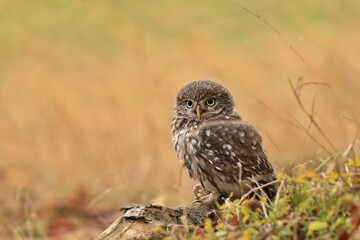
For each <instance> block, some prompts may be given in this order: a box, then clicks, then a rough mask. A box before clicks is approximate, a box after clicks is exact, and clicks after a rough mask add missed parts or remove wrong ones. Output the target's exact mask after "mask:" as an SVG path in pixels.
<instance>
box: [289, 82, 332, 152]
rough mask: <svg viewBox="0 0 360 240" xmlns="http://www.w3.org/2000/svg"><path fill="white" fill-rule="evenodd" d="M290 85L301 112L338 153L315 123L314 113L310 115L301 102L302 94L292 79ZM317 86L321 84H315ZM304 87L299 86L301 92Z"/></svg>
mask: <svg viewBox="0 0 360 240" xmlns="http://www.w3.org/2000/svg"><path fill="white" fill-rule="evenodd" d="M289 83H290V87H291V90H292V92H293V94H294V96H295V99H296V101H297V103H298V104H299V106H300V108H301V110H302V111H303V112H304V113H305V114H306V116H307V117H308V118H309V119H310V121H311V122H312V123H313V124H314V126H315V127H316V129H317V130H318V131H319V132H320V134H321V136H322V137H323V138H324V139H325V140H326V141H327V143H328V144H329V145H330V146H331V147H332V148H333V150H334V151H335V152H338V151H337V150H336V147H335V146H334V144H333V143H332V142H331V141H330V139H329V138H328V137H327V136H326V134H325V133H324V131H323V130H322V129H321V128H320V126H319V124H318V123H317V122H316V121H315V119H314V116H313V114H312V113H309V112H308V111H307V110H306V109H305V107H304V105H303V104H302V102H301V100H300V97H299V95H300V94H299V93H298V92H297V90H299V89H296V88H295V86H294V85H293V83H292V82H291V80H290V79H289ZM309 84H312V83H311V82H308V83H307V85H309ZM315 84H319V83H315ZM322 85H324V84H322ZM303 86H304V84H301V86H299V87H300V91H301V89H302V87H303ZM325 86H328V85H327V84H325Z"/></svg>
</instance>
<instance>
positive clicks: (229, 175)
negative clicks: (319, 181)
mask: <svg viewBox="0 0 360 240" xmlns="http://www.w3.org/2000/svg"><path fill="white" fill-rule="evenodd" d="M172 132H173V144H174V147H175V150H176V153H177V156H178V158H179V159H180V160H181V161H182V162H183V164H184V166H185V167H186V168H187V170H188V172H189V175H190V177H192V178H193V179H195V180H197V181H199V182H200V184H201V185H202V187H203V189H204V190H205V191H208V192H211V193H212V194H213V195H214V197H215V198H216V199H219V198H220V197H227V196H229V195H230V194H233V196H234V197H238V198H239V197H241V196H243V194H245V193H247V192H249V190H251V189H252V188H254V187H259V186H262V185H264V184H266V185H265V186H264V187H262V188H261V189H260V190H259V191H256V194H258V195H259V194H261V193H266V194H267V196H268V197H269V198H270V199H271V198H273V197H274V196H275V194H276V184H270V183H271V182H274V181H275V177H274V170H273V168H272V166H271V164H270V163H269V161H268V158H267V156H266V154H265V153H264V150H263V148H262V139H261V136H260V135H259V133H258V132H257V131H256V129H255V128H254V127H253V126H252V125H251V124H249V123H248V122H245V121H244V120H242V118H241V117H240V115H239V114H238V113H237V111H236V109H235V105H234V102H233V98H232V96H231V94H230V92H229V91H228V90H227V89H226V88H224V87H223V86H222V85H220V84H219V83H216V82H214V81H210V80H199V81H194V82H191V83H189V84H187V85H186V86H184V87H183V88H182V89H181V90H180V91H179V93H178V94H177V97H176V106H175V113H174V118H173V121H172Z"/></svg>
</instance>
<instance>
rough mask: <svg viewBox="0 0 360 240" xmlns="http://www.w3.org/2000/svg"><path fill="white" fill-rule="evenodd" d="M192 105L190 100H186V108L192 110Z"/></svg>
mask: <svg viewBox="0 0 360 240" xmlns="http://www.w3.org/2000/svg"><path fill="white" fill-rule="evenodd" d="M193 105H194V102H193V101H191V100H187V101H186V107H187V108H192V106H193Z"/></svg>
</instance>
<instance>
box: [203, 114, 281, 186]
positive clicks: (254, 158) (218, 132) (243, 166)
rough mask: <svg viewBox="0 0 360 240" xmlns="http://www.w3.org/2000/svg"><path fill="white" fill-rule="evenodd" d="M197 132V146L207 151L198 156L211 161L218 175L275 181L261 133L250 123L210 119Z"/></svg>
mask: <svg viewBox="0 0 360 240" xmlns="http://www.w3.org/2000/svg"><path fill="white" fill-rule="evenodd" d="M196 135H197V141H198V145H197V146H198V147H199V149H201V150H202V152H204V151H205V154H199V155H198V157H199V158H201V160H202V161H207V162H208V163H210V166H213V168H214V169H215V170H216V171H217V172H218V174H224V175H225V176H226V177H225V178H224V180H225V181H227V182H229V183H231V182H240V181H241V180H246V179H256V180H257V181H258V182H260V183H262V184H265V183H268V182H271V181H274V180H275V177H274V170H273V168H272V166H271V164H270V163H269V161H268V159H267V156H266V155H265V153H264V151H263V148H262V139H261V136H260V135H259V133H258V132H257V131H256V129H255V128H254V127H253V126H252V125H250V124H249V123H247V122H245V121H242V120H236V121H215V122H210V123H206V124H204V125H202V126H200V127H199V128H198V129H197V134H196Z"/></svg>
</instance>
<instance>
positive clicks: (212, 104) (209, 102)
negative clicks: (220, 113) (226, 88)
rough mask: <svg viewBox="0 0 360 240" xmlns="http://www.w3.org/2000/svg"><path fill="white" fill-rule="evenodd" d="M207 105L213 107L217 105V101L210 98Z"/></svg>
mask: <svg viewBox="0 0 360 240" xmlns="http://www.w3.org/2000/svg"><path fill="white" fill-rule="evenodd" d="M206 105H208V106H210V107H212V106H214V105H215V99H214V98H208V99H206Z"/></svg>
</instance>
